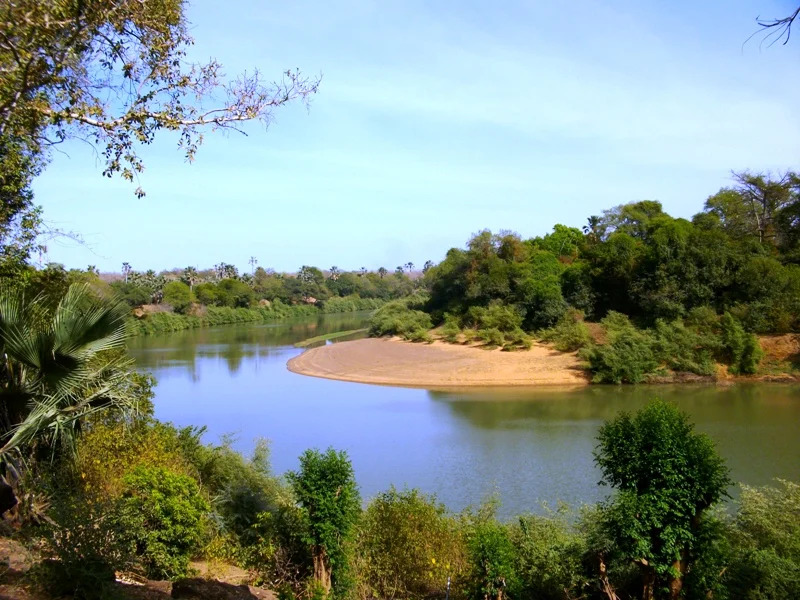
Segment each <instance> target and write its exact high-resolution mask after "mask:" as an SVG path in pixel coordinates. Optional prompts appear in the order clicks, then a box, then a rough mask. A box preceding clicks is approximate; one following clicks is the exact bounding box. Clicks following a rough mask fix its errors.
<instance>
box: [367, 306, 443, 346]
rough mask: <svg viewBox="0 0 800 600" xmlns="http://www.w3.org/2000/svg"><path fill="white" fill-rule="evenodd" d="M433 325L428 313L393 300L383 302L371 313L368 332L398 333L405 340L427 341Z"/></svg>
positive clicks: (374, 334) (379, 334) (380, 333)
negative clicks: (386, 302) (382, 304)
mask: <svg viewBox="0 0 800 600" xmlns="http://www.w3.org/2000/svg"><path fill="white" fill-rule="evenodd" d="M431 327H433V322H432V321H431V317H430V315H428V314H427V313H424V312H422V311H421V310H414V309H412V308H409V305H408V302H406V301H403V300H395V301H393V302H389V303H388V304H385V305H384V306H382V307H381V308H379V309H378V310H377V311H375V314H374V315H372V318H371V319H370V328H369V334H370V335H372V336H384V335H399V336H401V337H403V338H405V339H407V340H412V341H427V340H428V339H429V335H428V330H429V329H430V328H431Z"/></svg>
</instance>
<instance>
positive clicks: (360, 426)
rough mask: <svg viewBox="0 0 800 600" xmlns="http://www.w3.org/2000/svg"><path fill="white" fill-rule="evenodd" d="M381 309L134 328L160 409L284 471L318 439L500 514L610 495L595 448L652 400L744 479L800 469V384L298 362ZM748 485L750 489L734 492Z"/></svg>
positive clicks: (386, 475)
mask: <svg viewBox="0 0 800 600" xmlns="http://www.w3.org/2000/svg"><path fill="white" fill-rule="evenodd" d="M366 318H367V315H366V314H365V313H353V314H345V315H325V316H321V317H319V318H314V319H304V320H298V321H291V322H285V323H278V324H267V325H242V326H227V327H218V328H214V329H199V330H191V331H186V332H180V333H173V334H169V335H164V336H148V337H140V338H136V339H134V340H132V342H131V353H132V354H133V356H134V357H135V359H136V361H137V365H138V367H139V368H140V369H142V370H146V371H149V372H151V373H153V375H155V377H156V379H157V381H158V384H157V386H156V390H155V392H156V399H155V410H156V416H157V417H158V418H159V419H161V420H165V421H172V422H173V423H175V424H176V425H180V426H184V425H197V426H205V427H206V428H207V433H206V436H205V438H204V439H205V440H206V441H209V442H215V441H219V439H220V438H221V436H223V435H228V434H231V435H233V436H234V438H235V441H234V443H233V445H234V447H235V448H236V449H238V450H240V451H242V452H245V453H248V452H249V451H250V450H252V448H253V446H254V444H255V442H256V440H257V439H259V438H266V439H268V440H270V442H271V448H272V465H273V469H274V470H275V472H276V473H283V472H285V471H287V470H289V469H295V468H297V466H298V460H297V459H298V456H299V455H300V454H301V453H302V452H303V450H305V449H306V448H310V447H316V448H320V449H325V448H327V447H328V446H333V447H334V448H336V449H343V450H346V451H347V452H348V454H349V455H350V458H351V459H352V461H353V467H354V469H355V473H356V478H357V480H358V483H359V486H360V489H361V493H362V496H363V497H364V498H365V499H368V498H370V497H372V496H374V495H375V494H377V493H379V492H381V491H384V490H386V489H388V488H389V486H390V485H392V484H394V485H395V486H396V487H403V486H408V487H417V488H420V489H421V490H423V491H425V492H428V493H435V494H436V495H437V497H438V498H439V499H440V500H441V501H442V502H444V503H445V504H446V505H447V506H448V507H449V508H451V509H453V510H461V509H462V508H464V507H465V506H468V505H475V504H478V503H480V502H481V501H482V500H484V499H487V498H488V497H490V496H492V495H493V494H497V495H498V496H499V498H500V500H501V503H502V504H501V509H500V513H501V515H503V516H510V515H514V514H518V513H522V512H529V511H534V512H540V511H541V510H542V503H543V502H546V503H548V504H549V505H550V506H555V504H556V503H558V502H559V501H563V502H567V503H568V504H571V505H573V506H577V505H580V504H581V503H590V502H595V501H598V500H601V499H602V498H604V497H605V495H606V494H607V493H608V488H605V487H602V486H599V485H598V481H599V478H600V475H599V472H598V471H597V469H596V468H595V467H594V464H593V460H592V450H593V448H594V445H595V436H596V433H597V428H598V427H599V426H600V425H601V424H602V423H603V421H604V420H605V419H609V418H611V417H613V416H614V415H616V414H618V413H619V412H620V411H622V410H627V411H635V410H636V409H638V408H639V407H641V406H642V405H643V404H644V403H645V402H647V400H649V399H651V398H653V397H656V396H658V397H661V398H664V399H669V400H672V401H675V402H676V403H677V404H678V405H679V406H680V407H681V408H682V409H683V410H685V411H686V412H688V413H689V414H690V415H691V417H692V419H693V421H694V422H695V423H696V425H697V429H698V430H699V431H702V432H705V433H707V434H709V435H710V436H711V437H712V438H713V439H714V440H715V442H716V443H717V446H718V449H719V451H720V453H721V454H722V455H723V457H724V458H725V459H726V461H727V464H728V465H729V467H730V469H731V474H732V477H733V479H734V480H735V481H739V482H743V483H746V484H749V485H764V484H768V483H770V482H771V481H772V480H773V479H774V478H776V477H780V478H784V479H790V480H793V481H800V435H799V434H800V386H797V385H785V384H747V385H736V386H730V387H717V386H713V385H675V386H625V387H614V386H591V387H588V388H586V389H582V390H579V391H574V390H573V391H563V390H550V389H545V388H538V389H529V388H524V389H521V388H494V389H475V390H469V391H447V392H441V391H429V390H422V389H408V388H395V387H387V386H374V385H364V384H358V383H348V382H341V381H331V380H326V379H318V378H314V377H305V376H303V375H297V374H294V373H291V372H289V371H288V370H287V369H286V361H288V360H289V359H290V358H292V357H293V356H295V355H297V354H298V353H300V352H301V351H302V350H299V349H297V348H294V347H293V344H294V343H295V342H298V341H301V340H304V339H307V338H309V337H312V336H316V335H320V334H322V333H328V332H332V331H341V330H349V329H356V328H359V327H363V326H364V323H365V320H366ZM731 492H732V494H733V495H734V496H736V495H737V490H736V489H733V490H731Z"/></svg>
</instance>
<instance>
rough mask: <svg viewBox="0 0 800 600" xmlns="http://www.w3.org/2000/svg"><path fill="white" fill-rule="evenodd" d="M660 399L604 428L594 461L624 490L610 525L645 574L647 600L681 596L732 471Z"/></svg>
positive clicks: (609, 508)
mask: <svg viewBox="0 0 800 600" xmlns="http://www.w3.org/2000/svg"><path fill="white" fill-rule="evenodd" d="M693 428H694V426H693V425H692V424H691V423H690V422H689V419H688V417H687V416H686V415H685V414H684V413H682V412H681V411H680V410H678V409H677V408H676V407H675V406H674V405H672V404H669V403H667V402H663V401H660V400H657V401H654V402H652V403H650V404H649V405H648V406H646V407H645V408H643V409H642V410H640V411H639V412H638V413H637V414H636V415H633V416H632V415H630V414H628V413H623V414H621V415H620V416H618V417H617V418H616V419H614V420H612V421H609V422H607V423H606V424H605V425H603V426H602V427H601V428H600V433H599V435H598V440H599V444H598V446H597V449H596V451H595V462H596V463H597V465H598V466H599V467H600V469H601V471H602V473H603V483H605V484H608V485H611V486H613V487H615V488H616V489H617V490H618V493H617V495H616V496H615V497H614V498H613V499H612V500H611V501H610V502H609V503H608V504H607V505H606V506H605V507H604V513H605V518H604V524H605V527H606V528H607V529H608V532H609V534H610V537H611V538H612V539H613V540H614V541H615V542H616V544H617V547H618V549H619V551H620V552H621V553H622V554H623V556H624V557H625V558H626V559H628V560H631V561H633V562H634V563H636V564H637V565H638V566H639V568H640V570H641V573H642V599H643V600H652V599H653V598H656V597H669V598H679V597H681V595H682V590H683V583H684V577H685V575H686V574H687V572H688V571H689V568H690V566H691V564H692V562H693V560H694V559H695V557H696V556H697V553H698V551H699V545H700V543H701V542H700V541H699V540H702V539H707V537H708V536H707V535H701V534H702V533H703V531H704V525H705V522H704V514H705V513H706V511H707V510H708V509H709V508H710V507H711V506H713V505H714V504H716V503H717V502H719V501H720V500H721V499H722V498H723V497H725V496H727V491H726V490H727V488H728V486H729V485H731V483H732V482H731V480H730V478H729V477H728V469H727V467H726V466H725V464H724V462H723V460H722V458H721V457H720V456H719V455H718V454H717V451H716V449H715V448H714V445H713V443H712V441H711V440H710V439H709V438H708V437H707V436H705V435H703V434H699V433H695V432H694V431H693Z"/></svg>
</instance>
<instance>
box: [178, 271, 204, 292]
mask: <svg viewBox="0 0 800 600" xmlns="http://www.w3.org/2000/svg"><path fill="white" fill-rule="evenodd" d="M182 279H183V281H184V282H185V283H186V285H188V286H189V290H190V291H193V290H194V284H195V283H197V282H198V280H199V279H200V276H199V275H198V273H197V269H195V268H194V267H186V268H185V269H184V270H183V277H182Z"/></svg>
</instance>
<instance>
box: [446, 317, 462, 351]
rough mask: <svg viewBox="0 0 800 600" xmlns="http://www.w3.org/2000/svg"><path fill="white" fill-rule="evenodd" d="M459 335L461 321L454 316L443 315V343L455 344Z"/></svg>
mask: <svg viewBox="0 0 800 600" xmlns="http://www.w3.org/2000/svg"><path fill="white" fill-rule="evenodd" d="M460 335H461V320H460V319H459V318H458V317H457V316H456V315H451V314H450V313H445V315H444V325H443V326H442V337H443V338H444V340H445V341H447V342H450V343H451V344H455V343H457V342H458V340H459V336H460Z"/></svg>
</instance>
